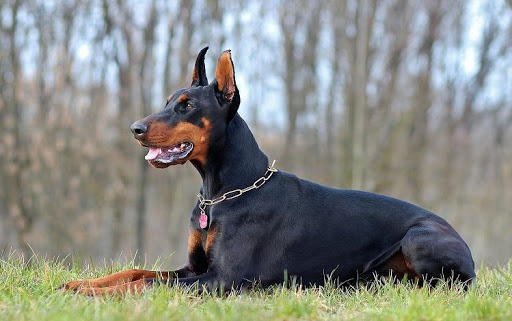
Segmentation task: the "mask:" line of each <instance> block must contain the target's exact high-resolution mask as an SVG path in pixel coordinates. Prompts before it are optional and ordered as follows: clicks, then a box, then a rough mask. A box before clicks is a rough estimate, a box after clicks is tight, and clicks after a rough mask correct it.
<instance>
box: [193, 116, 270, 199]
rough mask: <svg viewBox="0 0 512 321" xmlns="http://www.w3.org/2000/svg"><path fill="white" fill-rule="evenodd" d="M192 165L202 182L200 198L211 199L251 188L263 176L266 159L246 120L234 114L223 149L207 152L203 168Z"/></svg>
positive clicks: (266, 164)
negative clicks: (236, 190)
mask: <svg viewBox="0 0 512 321" xmlns="http://www.w3.org/2000/svg"><path fill="white" fill-rule="evenodd" d="M194 166H195V167H196V168H197V170H198V171H199V173H200V174H201V177H202V179H203V187H202V194H203V197H204V198H206V199H212V198H215V197H218V196H220V195H221V194H222V193H226V192H228V191H230V190H233V189H238V188H240V189H241V188H245V187H248V186H250V185H252V184H253V183H254V182H255V181H256V180H257V179H258V178H260V177H261V176H263V175H264V174H265V172H266V170H267V167H268V158H267V156H266V155H265V154H264V153H263V152H262V151H261V150H260V148H259V147H258V143H256V140H255V139H254V136H253V134H252V132H251V130H250V129H249V127H248V126H247V124H246V123H245V121H244V120H243V119H242V117H240V115H238V114H236V115H235V116H234V117H233V119H232V120H231V122H230V123H229V125H228V128H227V132H226V140H225V142H224V144H222V147H218V148H212V149H211V150H210V151H209V152H208V156H207V162H206V165H205V166H204V168H203V167H199V166H197V164H194Z"/></svg>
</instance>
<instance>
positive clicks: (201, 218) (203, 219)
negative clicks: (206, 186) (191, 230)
mask: <svg viewBox="0 0 512 321" xmlns="http://www.w3.org/2000/svg"><path fill="white" fill-rule="evenodd" d="M199 226H200V227H201V228H202V229H205V228H206V226H208V216H206V213H205V212H204V211H201V215H199Z"/></svg>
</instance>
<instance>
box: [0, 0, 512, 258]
mask: <svg viewBox="0 0 512 321" xmlns="http://www.w3.org/2000/svg"><path fill="white" fill-rule="evenodd" d="M205 45H209V46H210V51H209V54H208V56H207V59H206V64H207V71H208V73H209V76H210V79H212V78H213V74H214V72H213V71H214V67H215V62H216V59H217V57H218V55H219V54H220V52H221V51H222V50H224V49H227V48H230V49H232V55H233V59H234V63H235V69H236V72H237V83H238V86H239V89H240V91H241V95H242V104H241V107H240V112H241V114H242V116H243V117H244V118H245V119H246V120H247V122H248V123H249V124H250V126H251V128H252V129H253V131H254V134H255V136H256V138H257V139H258V141H259V142H260V145H261V147H262V148H263V150H264V151H266V152H267V154H268V155H269V157H270V158H271V159H273V158H276V159H277V161H278V162H277V165H278V167H279V168H280V169H282V170H287V171H293V172H294V173H296V174H298V175H299V176H302V177H305V178H307V179H311V180H315V181H318V182H321V183H323V184H328V185H332V186H337V187H343V188H354V189H365V190H370V191H375V192H378V193H384V194H387V195H391V196H394V197H398V198H401V199H404V200H407V201H410V202H414V203H417V204H419V205H421V206H423V207H425V208H428V209H430V210H432V211H435V212H437V213H439V214H440V215H441V216H442V217H444V218H446V219H447V220H448V221H449V222H450V223H452V224H453V225H454V227H455V228H456V229H457V230H458V231H459V232H460V234H461V235H462V236H463V237H464V238H465V239H466V240H467V241H468V243H469V245H470V247H471V249H472V251H473V254H474V256H475V259H476V261H477V262H478V263H479V262H482V261H483V262H486V263H490V264H496V263H503V262H505V261H506V260H507V259H509V258H511V257H512V234H511V227H512V148H511V146H512V126H511V124H512V3H511V1H509V0H431V1H423V0H422V1H420V0H317V1H284V0H273V1H263V0H246V1H233V0H222V1H221V0H175V1H161V0H151V1H135V0H130V1H122V0H117V1H107V0H95V1H81V0H62V1H48V0H3V1H1V2H0V128H2V133H1V135H0V164H1V165H0V246H1V247H2V248H3V249H4V252H3V253H6V252H5V251H7V252H8V251H10V249H11V248H15V249H16V253H23V252H24V253H25V254H26V255H30V254H31V253H32V249H33V251H35V252H36V253H38V254H41V253H42V254H44V253H47V254H48V255H50V256H59V257H60V258H63V257H64V256H65V255H67V254H73V255H79V256H81V257H82V258H90V259H91V260H93V261H95V262H101V261H102V260H103V259H104V258H117V257H119V256H120V255H121V253H123V255H128V256H129V255H134V254H135V253H139V254H140V255H141V257H142V258H143V259H145V260H147V262H149V263H152V262H154V261H155V259H156V258H157V257H163V258H169V256H170V255H171V254H173V253H174V254H173V256H172V258H171V260H170V261H171V262H170V263H169V262H166V263H165V264H169V265H171V266H177V265H180V264H181V263H183V260H184V259H185V257H186V243H187V237H186V235H187V230H188V222H189V214H190V212H191V209H192V208H193V205H194V203H195V201H196V199H195V196H196V194H197V191H198V189H199V186H200V177H199V175H198V174H197V173H196V172H195V170H194V168H193V166H191V165H190V164H187V165H185V166H176V167H172V168H170V169H167V170H157V169H154V168H152V167H150V166H149V165H148V164H147V163H146V162H145V161H144V157H143V156H144V154H145V152H146V151H145V150H144V149H143V148H141V147H140V146H139V145H138V144H137V143H136V142H135V140H134V139H133V137H132V135H131V133H130V130H129V126H130V124H131V123H132V122H133V121H135V120H137V119H139V118H141V117H142V116H145V115H147V114H149V113H152V112H154V111H157V110H160V109H162V108H163V107H164V103H165V99H166V97H167V96H168V95H169V94H170V93H172V92H173V91H174V90H176V89H178V88H181V87H184V86H188V85H189V83H190V79H191V71H192V67H193V62H194V59H195V57H196V55H197V53H198V52H199V50H200V49H201V48H202V47H204V46H205ZM383 232H384V231H383ZM27 244H30V246H29V245H27Z"/></svg>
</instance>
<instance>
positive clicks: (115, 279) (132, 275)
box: [59, 268, 190, 291]
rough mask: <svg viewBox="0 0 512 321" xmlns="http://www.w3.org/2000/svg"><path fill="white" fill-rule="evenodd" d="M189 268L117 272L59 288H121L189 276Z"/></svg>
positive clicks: (71, 282)
mask: <svg viewBox="0 0 512 321" xmlns="http://www.w3.org/2000/svg"><path fill="white" fill-rule="evenodd" d="M189 270H190V269H188V268H183V269H180V270H176V271H149V270H137V269H130V270H125V271H121V272H117V273H114V274H110V275H107V276H103V277H100V278H96V279H87V280H76V281H70V282H68V283H66V284H63V285H61V286H60V287H59V288H62V289H65V290H73V291H76V290H78V289H80V288H103V287H115V286H120V285H122V284H125V283H129V282H133V281H138V280H143V279H162V280H167V279H168V278H169V277H174V275H180V274H184V275H187V273H186V271H189Z"/></svg>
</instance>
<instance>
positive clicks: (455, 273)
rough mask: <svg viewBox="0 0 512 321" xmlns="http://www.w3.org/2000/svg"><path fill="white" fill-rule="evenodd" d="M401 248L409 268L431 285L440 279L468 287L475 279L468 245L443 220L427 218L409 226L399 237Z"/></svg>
mask: <svg viewBox="0 0 512 321" xmlns="http://www.w3.org/2000/svg"><path fill="white" fill-rule="evenodd" d="M401 249H402V253H403V256H404V258H405V259H406V261H407V262H408V263H409V264H410V267H411V269H412V270H414V271H415V272H416V273H417V274H418V275H421V276H422V278H423V280H425V281H427V282H428V283H430V284H432V285H435V284H436V283H437V281H438V280H440V279H443V280H446V281H448V282H450V283H452V282H453V281H457V282H463V283H464V284H465V285H466V286H467V285H469V283H471V281H472V280H473V279H474V278H475V264H474V262H473V258H472V257H471V252H470V250H469V247H468V246H467V244H466V243H465V242H464V241H463V240H462V238H461V237H460V236H459V234H457V232H456V231H455V230H454V229H453V228H452V227H451V226H450V225H448V223H446V222H444V221H442V220H439V221H437V220H429V221H425V222H422V223H420V224H418V225H415V226H413V227H411V228H410V229H409V231H407V233H406V235H405V237H404V238H403V239H402V242H401Z"/></svg>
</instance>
